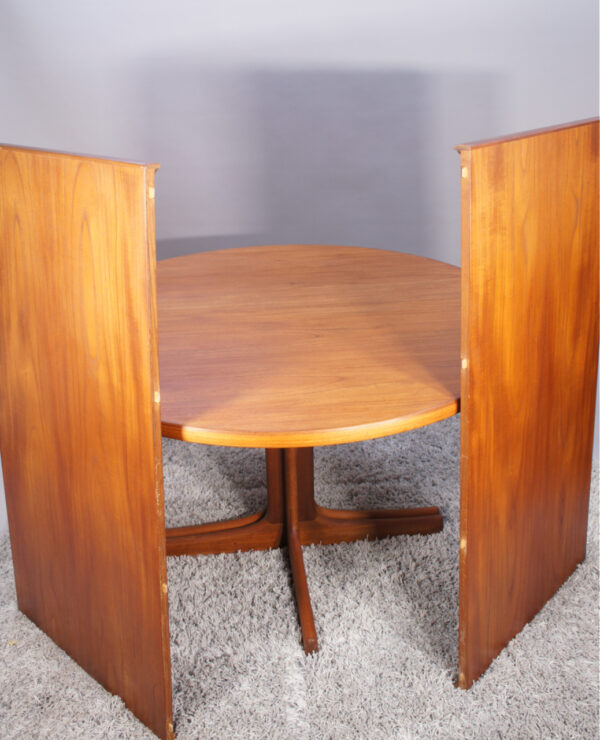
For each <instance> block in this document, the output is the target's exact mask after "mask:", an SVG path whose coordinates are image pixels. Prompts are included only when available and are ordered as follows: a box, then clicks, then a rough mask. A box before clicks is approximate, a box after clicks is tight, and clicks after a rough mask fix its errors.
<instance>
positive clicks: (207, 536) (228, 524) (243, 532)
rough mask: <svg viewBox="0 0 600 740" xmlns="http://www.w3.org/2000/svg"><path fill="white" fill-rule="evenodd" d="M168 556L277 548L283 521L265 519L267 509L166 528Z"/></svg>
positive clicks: (279, 543) (280, 541)
mask: <svg viewBox="0 0 600 740" xmlns="http://www.w3.org/2000/svg"><path fill="white" fill-rule="evenodd" d="M166 534H167V555H216V554H218V553H221V552H238V551H240V550H241V551H243V552H246V551H248V550H269V549H271V548H273V547H279V546H280V545H281V543H282V538H283V534H284V531H283V523H274V522H271V521H269V520H268V515H267V510H266V509H265V510H264V511H259V512H257V513H256V514H251V515H250V516H245V517H240V518H239V519H229V520H227V521H223V522H211V523H210V524H199V525H197V526H192V527H172V528H168V529H167V530H166Z"/></svg>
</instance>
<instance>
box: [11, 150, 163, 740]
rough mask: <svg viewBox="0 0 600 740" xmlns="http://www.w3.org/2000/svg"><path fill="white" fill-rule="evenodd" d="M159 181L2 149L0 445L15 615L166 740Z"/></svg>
mask: <svg viewBox="0 0 600 740" xmlns="http://www.w3.org/2000/svg"><path fill="white" fill-rule="evenodd" d="M153 181H154V167H152V166H144V165H134V164H128V163H121V162H111V161H109V160H99V159H92V158H86V157H78V156H72V155H62V154H57V153H51V152H43V151H35V150H26V149H19V148H12V147H6V146H2V147H0V452H1V454H2V466H3V471H4V480H5V489H6V501H7V509H8V519H9V527H10V537H11V545H12V552H13V560H14V568H15V577H16V587H17V596H18V604H19V608H20V609H21V610H22V611H23V612H24V613H25V614H26V615H27V616H28V617H29V618H30V619H32V620H33V621H34V622H35V623H36V624H37V625H38V626H39V627H40V628H41V629H42V630H44V631H45V632H47V633H48V635H50V637H51V638H52V639H53V640H54V641H55V642H56V643H57V644H58V645H59V646H60V647H62V648H63V649H64V650H65V651H66V652H67V653H68V654H69V655H71V657H73V658H74V659H75V660H76V661H77V662H78V663H79V664H80V665H81V666H82V667H83V668H84V669H85V670H86V671H88V672H89V673H90V674H91V675H92V676H93V677H94V678H96V679H97V680H98V681H99V682H100V683H102V684H103V685H104V686H105V687H106V688H107V689H108V690H109V691H111V692H114V693H117V694H120V695H121V697H122V698H123V699H124V700H125V702H126V704H127V706H129V707H130V708H131V709H132V711H133V712H134V713H135V714H136V715H137V716H138V717H139V718H140V719H141V720H142V721H143V722H144V723H145V724H147V725H148V726H149V727H150V728H151V729H152V730H153V731H154V732H155V733H156V734H157V735H158V736H159V737H162V738H170V737H173V725H172V716H171V684H170V659H169V632H168V613H167V593H166V588H167V587H166V560H165V534H164V512H163V489H162V473H161V453H160V445H161V438H160V410H159V405H158V403H156V399H158V373H157V370H158V352H157V341H156V338H157V337H156V306H155V289H154V279H155V275H154V271H155V264H154V201H153V199H152V192H153Z"/></svg>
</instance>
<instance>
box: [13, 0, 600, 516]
mask: <svg viewBox="0 0 600 740" xmlns="http://www.w3.org/2000/svg"><path fill="white" fill-rule="evenodd" d="M0 101H1V103H0V140H2V141H5V142H8V143H19V144H25V145H29V146H39V147H50V148H55V149H63V150H70V151H77V152H88V153H92V154H103V155H110V156H114V157H122V158H130V159H139V160H149V161H159V162H161V164H162V167H161V170H160V172H159V174H158V176H157V237H158V251H159V257H164V256H169V255H171V254H178V253H185V252H190V251H197V250H199V249H208V248H221V247H226V246H234V245H243V244H256V243H281V242H290V241H306V242H321V243H345V244H363V245H369V246H376V247H382V248H386V249H399V250H403V251H410V252H415V253H419V254H424V255H427V256H431V257H436V258H439V259H442V260H446V261H448V262H453V263H456V264H458V263H459V256H460V255H459V207H458V206H459V190H458V157H457V155H456V153H455V152H454V151H453V146H454V145H455V144H457V143H459V142H462V141H469V140H473V139H477V138H482V137H489V136H493V135H497V134H498V135H499V134H503V133H507V132H511V131H519V130H524V129H528V128H533V127H538V126H546V125H549V124H554V123H560V122H565V121H570V120H575V119H579V118H586V117H590V116H593V115H597V113H598V6H597V2H596V0H577V2H575V3H567V2H559V1H558V0H545V1H543V0H488V2H485V3H482V2H476V1H475V0H455V2H453V3H447V2H444V1H443V0H405V1H404V2H402V3H399V2H396V0H370V2H368V3H354V5H353V4H350V3H347V2H345V1H344V0H304V1H303V2H302V3H296V4H292V3H282V2H280V0H254V2H245V1H244V0H220V2H214V1H213V2H207V1H206V0H176V1H175V2H172V3H165V2H163V0H144V1H143V2H142V0H127V1H126V2H123V0H105V1H104V2H102V3H97V2H88V1H87V0H86V1H83V0H82V1H81V2H72V1H69V0H54V1H53V2H50V3H48V2H43V0H3V2H2V7H1V22H0ZM0 498H1V497H0ZM1 512H2V507H1V506H0V528H2V527H3V526H5V519H4V520H3V519H2V514H1Z"/></svg>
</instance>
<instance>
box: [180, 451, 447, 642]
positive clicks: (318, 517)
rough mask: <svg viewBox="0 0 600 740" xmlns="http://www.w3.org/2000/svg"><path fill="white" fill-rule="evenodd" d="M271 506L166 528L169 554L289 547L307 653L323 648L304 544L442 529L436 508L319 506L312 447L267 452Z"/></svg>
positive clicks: (420, 532)
mask: <svg viewBox="0 0 600 740" xmlns="http://www.w3.org/2000/svg"><path fill="white" fill-rule="evenodd" d="M266 457H267V507H266V509H264V510H263V511H260V512H257V513H256V514H251V515H250V516H245V517H240V518H238V519H231V520H228V521H223V522H211V523H210V524H200V525H198V526H191V527H176V528H170V529H167V533H166V534H167V555H199V554H204V555H209V554H217V553H222V552H237V551H238V550H242V551H245V550H268V549H271V548H274V547H282V546H287V547H288V551H289V557H290V563H291V566H292V574H293V578H294V590H295V594H296V602H297V605H298V614H299V618H300V626H301V629H302V641H303V645H304V650H305V651H306V652H307V653H311V652H314V651H315V650H317V649H318V642H317V634H316V630H315V625H314V618H313V612H312V607H311V603H310V595H309V592H308V584H307V581H306V571H305V568H304V561H303V559H302V545H312V544H323V545H331V544H335V543H337V542H353V541H355V540H359V539H365V538H368V539H376V538H381V537H390V536H394V535H398V534H430V533H432V532H439V531H440V530H441V529H442V524H443V522H442V517H441V515H440V513H439V509H438V508H437V507H436V506H430V507H425V508H420V509H373V510H359V511H348V510H344V509H327V508H324V507H322V506H319V505H318V504H317V503H316V502H315V496H314V474H313V473H314V470H313V449H312V447H294V448H288V449H268V450H267V451H266Z"/></svg>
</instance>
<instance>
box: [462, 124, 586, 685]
mask: <svg viewBox="0 0 600 740" xmlns="http://www.w3.org/2000/svg"><path fill="white" fill-rule="evenodd" d="M459 150H460V151H461V174H462V243H463V246H462V249H463V253H462V280H463V288H462V296H463V298H462V300H463V306H462V348H461V352H462V356H463V361H462V362H463V370H462V381H461V404H462V422H461V424H462V432H461V455H462V461H461V462H462V467H461V532H460V537H461V543H460V608H459V622H460V627H459V685H460V686H462V687H465V688H466V687H468V686H470V685H471V683H472V682H473V681H474V680H475V679H476V678H477V677H478V676H479V675H480V674H481V673H482V672H483V671H484V670H485V668H486V667H487V666H488V665H489V663H490V662H491V661H492V660H493V658H494V657H495V656H496V655H497V654H498V652H499V651H500V650H501V649H502V647H503V646H504V645H506V643H507V642H508V641H509V640H510V639H511V638H512V637H513V636H514V635H515V634H516V633H517V632H519V630H520V629H521V628H522V627H523V626H524V625H525V623H526V622H528V621H529V620H530V619H531V618H532V617H533V616H534V615H535V614H536V612H537V611H538V610H539V609H540V608H541V606H542V605H543V604H544V603H545V602H546V600H547V599H548V598H550V596H552V594H554V592H555V591H556V590H557V589H558V587H559V586H560V585H561V584H562V583H563V581H564V580H565V579H566V578H567V577H568V576H569V574H570V573H572V571H573V570H574V568H575V567H576V565H577V564H578V563H579V562H581V561H582V560H583V559H584V557H585V541H586V522H587V508H588V497H589V486H590V471H591V458H592V437H593V423H594V405H595V386H596V375H597V357H598V122H597V121H591V122H590V121H586V122H582V123H581V124H574V125H572V126H564V127H559V128H554V129H552V130H547V131H538V132H535V133H534V134H526V135H524V136H523V137H521V138H514V137H509V138H507V139H506V140H497V141H492V142H485V143H482V144H480V145H477V144H474V145H470V146H463V147H459Z"/></svg>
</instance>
